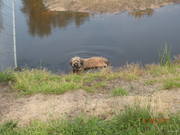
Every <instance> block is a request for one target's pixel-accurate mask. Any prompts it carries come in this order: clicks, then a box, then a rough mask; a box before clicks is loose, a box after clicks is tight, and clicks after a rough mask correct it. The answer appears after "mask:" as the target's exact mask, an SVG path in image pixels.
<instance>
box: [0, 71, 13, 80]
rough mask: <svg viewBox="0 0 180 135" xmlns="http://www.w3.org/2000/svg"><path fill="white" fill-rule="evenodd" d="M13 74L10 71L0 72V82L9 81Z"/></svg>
mask: <svg viewBox="0 0 180 135" xmlns="http://www.w3.org/2000/svg"><path fill="white" fill-rule="evenodd" d="M13 80H14V76H13V74H12V73H10V72H0V82H9V81H13Z"/></svg>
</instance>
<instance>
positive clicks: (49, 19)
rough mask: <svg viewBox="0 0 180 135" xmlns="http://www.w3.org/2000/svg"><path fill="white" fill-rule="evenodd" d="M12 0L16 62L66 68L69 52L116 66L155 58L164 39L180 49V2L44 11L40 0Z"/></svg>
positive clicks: (35, 65) (29, 65)
mask: <svg viewBox="0 0 180 135" xmlns="http://www.w3.org/2000/svg"><path fill="white" fill-rule="evenodd" d="M16 1H17V3H16V17H17V22H16V26H17V27H16V28H17V29H16V30H17V63H18V66H19V67H30V68H38V67H44V68H47V69H49V70H52V71H60V72H67V71H69V70H70V66H69V59H70V58H71V57H73V56H81V57H90V56H104V57H107V58H108V59H110V61H111V63H112V65H113V66H114V67H119V66H121V65H123V64H126V63H132V62H133V63H142V64H147V63H157V62H158V55H159V50H160V49H161V48H162V46H163V45H164V44H165V43H168V44H169V45H170V46H171V49H172V53H173V55H177V54H179V53H180V38H179V35H180V25H179V24H180V5H178V4H174V5H169V6H165V7H162V8H159V9H155V10H147V11H143V12H142V11H140V12H132V13H127V12H124V13H119V14H101V15H100V14H98V15H90V14H88V13H75V12H48V11H46V10H45V9H44V7H43V4H42V1H41V0H38V1H36V3H35V2H32V1H34V0H22V1H21V0H16ZM1 35H2V32H1ZM0 47H1V46H0ZM0 50H1V48H0ZM0 64H1V65H4V64H5V63H4V62H1V61H0Z"/></svg>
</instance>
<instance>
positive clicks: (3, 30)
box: [0, 0, 14, 71]
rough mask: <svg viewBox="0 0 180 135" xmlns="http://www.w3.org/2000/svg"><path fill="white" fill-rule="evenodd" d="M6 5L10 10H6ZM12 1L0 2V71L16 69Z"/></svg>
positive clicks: (2, 0)
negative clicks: (10, 68)
mask: <svg viewBox="0 0 180 135" xmlns="http://www.w3.org/2000/svg"><path fill="white" fill-rule="evenodd" d="M5 2H6V3H5ZM6 4H7V5H8V8H5V6H6ZM11 11H12V3H11V0H6V1H4V0H0V71H3V70H6V69H7V68H9V67H14V46H13V36H12V33H13V27H12V12H11Z"/></svg>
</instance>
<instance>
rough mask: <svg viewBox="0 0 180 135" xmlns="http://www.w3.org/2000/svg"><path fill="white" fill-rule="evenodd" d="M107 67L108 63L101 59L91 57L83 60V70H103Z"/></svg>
mask: <svg viewBox="0 0 180 135" xmlns="http://www.w3.org/2000/svg"><path fill="white" fill-rule="evenodd" d="M108 65H109V61H108V60H107V59H106V58H103V57H91V58H87V59H84V65H83V66H84V69H90V68H103V67H107V66H108Z"/></svg>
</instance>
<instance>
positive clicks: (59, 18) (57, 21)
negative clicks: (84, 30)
mask: <svg viewBox="0 0 180 135" xmlns="http://www.w3.org/2000/svg"><path fill="white" fill-rule="evenodd" d="M22 11H23V13H25V14H26V15H27V23H28V26H29V32H30V34H31V35H33V36H36V35H38V36H40V37H43V36H48V35H49V34H51V32H52V29H53V28H55V27H59V28H65V27H67V26H68V25H69V24H70V23H72V22H74V23H75V24H76V26H77V27H79V26H80V25H81V24H83V23H84V22H85V21H86V20H87V19H88V18H89V14H88V13H75V12H55V11H48V10H47V9H46V8H45V7H44V5H43V2H42V0H23V8H22Z"/></svg>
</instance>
